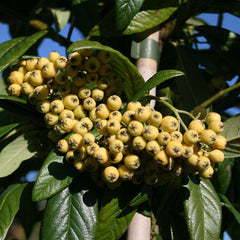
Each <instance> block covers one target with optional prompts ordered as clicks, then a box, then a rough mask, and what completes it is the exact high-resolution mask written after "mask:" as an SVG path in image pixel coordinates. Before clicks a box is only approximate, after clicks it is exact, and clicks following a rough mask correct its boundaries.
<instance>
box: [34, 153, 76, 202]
mask: <svg viewBox="0 0 240 240" xmlns="http://www.w3.org/2000/svg"><path fill="white" fill-rule="evenodd" d="M74 173H75V172H74V168H73V167H72V166H70V165H69V164H67V163H66V162H64V156H63V155H59V154H57V153H56V151H55V150H52V152H51V153H50V154H49V155H48V157H47V159H46V160H45V162H44V164H43V166H42V168H41V169H40V172H39V174H38V176H37V180H36V182H35V185H34V187H33V201H41V200H44V199H46V198H49V197H51V196H53V195H54V194H56V193H58V192H59V191H61V190H62V189H64V188H66V187H67V186H68V185H69V184H71V182H72V180H73V176H74Z"/></svg>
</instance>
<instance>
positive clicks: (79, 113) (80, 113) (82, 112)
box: [72, 104, 87, 119]
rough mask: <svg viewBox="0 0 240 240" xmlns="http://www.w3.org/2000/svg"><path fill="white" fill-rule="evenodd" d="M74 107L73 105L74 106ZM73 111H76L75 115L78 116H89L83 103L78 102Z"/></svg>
mask: <svg viewBox="0 0 240 240" xmlns="http://www.w3.org/2000/svg"><path fill="white" fill-rule="evenodd" d="M72 107H73V106H72ZM73 113H74V116H75V117H76V118H79V119H81V118H84V117H87V112H86V111H85V109H84V108H83V105H82V104H78V105H77V106H76V107H75V108H74V109H73Z"/></svg>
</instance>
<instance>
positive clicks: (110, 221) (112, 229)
mask: <svg viewBox="0 0 240 240" xmlns="http://www.w3.org/2000/svg"><path fill="white" fill-rule="evenodd" d="M138 192H139V189H138V187H134V186H131V185H130V186H123V185H122V186H121V187H119V188H118V189H115V190H108V189H106V191H105V193H104V199H103V203H102V206H101V208H100V212H99V222H98V228H97V232H96V236H95V240H105V239H108V240H115V239H119V237H120V236H121V235H122V234H123V233H124V232H125V231H126V229H127V227H128V225H129V223H130V221H131V218H132V217H133V215H134V213H135V212H136V208H134V207H129V206H128V205H129V204H130V202H131V201H132V200H133V199H134V198H135V197H136V195H137V194H138Z"/></svg>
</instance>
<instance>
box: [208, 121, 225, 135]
mask: <svg viewBox="0 0 240 240" xmlns="http://www.w3.org/2000/svg"><path fill="white" fill-rule="evenodd" d="M208 129H211V130H213V131H214V132H215V133H221V132H222V131H223V130H224V124H223V122H221V121H211V122H210V123H209V124H208Z"/></svg>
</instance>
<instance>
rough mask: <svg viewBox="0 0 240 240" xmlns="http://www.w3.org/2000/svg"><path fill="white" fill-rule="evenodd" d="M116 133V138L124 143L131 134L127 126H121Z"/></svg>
mask: <svg viewBox="0 0 240 240" xmlns="http://www.w3.org/2000/svg"><path fill="white" fill-rule="evenodd" d="M116 135H117V138H118V139H119V140H120V141H122V142H123V143H126V142H128V141H129V140H130V139H131V135H130V134H129V133H128V130H127V128H121V129H120V130H119V131H118V132H117V134H116Z"/></svg>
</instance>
